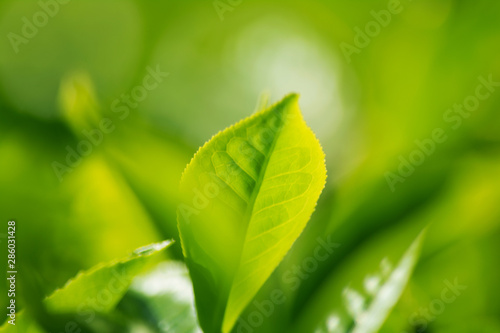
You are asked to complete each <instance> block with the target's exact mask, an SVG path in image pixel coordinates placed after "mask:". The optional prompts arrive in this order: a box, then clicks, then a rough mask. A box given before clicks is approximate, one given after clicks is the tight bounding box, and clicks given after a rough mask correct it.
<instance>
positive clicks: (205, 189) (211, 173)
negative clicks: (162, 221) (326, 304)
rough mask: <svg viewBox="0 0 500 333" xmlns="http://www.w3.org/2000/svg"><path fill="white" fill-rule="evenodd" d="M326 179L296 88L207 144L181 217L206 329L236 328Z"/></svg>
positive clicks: (185, 190)
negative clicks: (300, 108)
mask: <svg viewBox="0 0 500 333" xmlns="http://www.w3.org/2000/svg"><path fill="white" fill-rule="evenodd" d="M325 180H326V169H325V163H324V153H323V151H322V149H321V146H320V144H319V142H318V140H317V139H316V137H315V136H314V133H313V132H312V131H311V129H310V128H308V127H307V125H306V123H305V122H304V120H303V118H302V115H301V113H300V110H299V107H298V96H297V95H295V94H293V95H289V96H287V97H286V98H284V99H283V100H282V101H281V102H279V103H277V104H276V105H273V106H271V107H270V108H268V109H266V110H263V111H261V112H258V113H256V114H255V115H253V116H251V117H249V118H247V119H244V120H243V121H241V122H239V123H237V124H236V125H234V126H231V127H229V128H227V129H226V130H224V131H222V132H220V133H219V134H217V135H216V136H214V137H213V138H212V139H211V140H210V141H208V142H207V143H206V144H205V145H204V146H203V147H202V148H200V150H199V151H198V152H197V154H196V155H195V157H194V158H193V159H192V160H191V162H190V163H189V165H188V166H187V167H186V170H185V171H184V174H183V177H182V180H181V193H182V203H181V204H180V205H179V209H178V223H179V231H180V234H181V241H182V246H183V251H184V255H185V257H186V262H187V264H188V267H189V269H190V274H191V277H192V280H193V285H194V291H195V296H196V305H197V310H198V317H199V320H200V324H201V326H202V328H203V329H204V331H205V332H217V333H219V332H221V331H223V332H229V331H230V330H231V329H232V327H233V326H234V324H235V323H236V321H237V320H238V317H239V316H240V314H241V312H242V311H243V310H244V308H245V307H246V306H247V305H248V303H249V302H250V301H251V300H252V298H253V297H254V296H255V294H256V293H257V292H258V290H259V289H260V288H261V286H262V285H263V284H264V282H265V281H266V280H267V279H268V277H269V276H270V275H271V273H272V272H273V270H274V269H275V268H276V266H277V265H278V264H279V263H280V261H281V260H282V259H283V257H284V256H285V254H286V253H287V252H288V250H289V249H290V248H291V246H292V244H293V243H294V241H295V240H296V239H297V238H298V237H299V235H300V233H301V232H302V230H303V229H304V227H305V225H306V223H307V221H308V220H309V218H310V216H311V214H312V212H313V211H314V208H315V205H316V201H317V200H318V198H319V195H320V193H321V191H322V189H323V187H324V185H325Z"/></svg>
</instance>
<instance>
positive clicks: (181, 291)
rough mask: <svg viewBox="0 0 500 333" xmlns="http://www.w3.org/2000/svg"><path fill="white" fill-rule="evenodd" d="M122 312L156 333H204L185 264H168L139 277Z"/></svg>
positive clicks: (171, 262) (123, 302) (120, 307)
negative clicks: (199, 321) (200, 325)
mask: <svg viewBox="0 0 500 333" xmlns="http://www.w3.org/2000/svg"><path fill="white" fill-rule="evenodd" d="M118 309H119V310H122V312H123V313H125V314H126V315H127V317H135V319H136V320H137V319H138V320H140V321H142V322H144V323H145V324H146V325H147V326H150V329H151V331H152V332H165V333H167V332H168V333H170V332H183V333H201V329H200V328H199V326H198V319H197V317H196V310H195V307H194V294H193V286H192V283H191V279H190V278H189V272H188V270H187V267H186V266H185V265H184V263H182V262H176V261H168V262H164V263H161V264H159V265H158V266H157V267H156V268H155V269H154V270H153V271H152V272H150V273H148V274H146V275H144V276H139V277H137V278H136V279H135V280H134V282H133V283H132V286H131V287H130V291H129V292H128V293H127V295H126V296H125V297H124V299H123V301H122V303H120V304H119V305H118Z"/></svg>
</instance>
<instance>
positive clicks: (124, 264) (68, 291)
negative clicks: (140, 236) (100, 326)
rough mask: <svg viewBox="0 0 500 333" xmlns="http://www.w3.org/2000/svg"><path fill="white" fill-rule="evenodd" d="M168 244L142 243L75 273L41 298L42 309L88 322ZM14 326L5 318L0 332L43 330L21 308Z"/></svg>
mask: <svg viewBox="0 0 500 333" xmlns="http://www.w3.org/2000/svg"><path fill="white" fill-rule="evenodd" d="M170 244H172V242H171V241H164V242H162V243H157V244H152V245H149V246H145V247H142V248H140V249H137V250H136V251H135V252H134V253H133V254H132V255H131V256H129V257H127V258H124V259H122V260H118V261H113V262H110V263H106V264H100V265H97V266H95V267H93V268H91V269H90V270H88V271H84V272H81V273H79V274H78V275H77V276H76V277H75V278H73V279H71V280H69V281H68V282H67V283H66V285H65V286H64V287H62V288H61V289H58V290H56V291H55V292H54V293H53V294H52V295H50V296H48V297H47V298H46V299H45V300H44V301H43V305H44V307H45V309H46V311H47V312H48V313H49V314H54V315H57V314H69V313H75V314H76V317H75V318H72V321H74V322H75V324H76V323H77V322H81V323H83V324H85V325H91V324H92V322H93V321H94V319H95V318H96V315H97V314H102V313H107V312H109V311H111V310H112V309H114V307H115V306H116V304H117V303H118V302H119V301H120V299H121V298H122V297H123V295H124V294H125V292H126V291H127V289H128V288H129V286H130V284H131V282H132V279H133V278H134V277H135V276H136V275H137V274H138V273H140V272H141V271H142V270H143V268H144V267H145V266H146V265H147V264H148V263H149V262H150V261H151V259H152V258H153V257H154V255H155V254H157V253H159V252H160V251H162V250H164V249H165V248H167V247H168V246H170ZM49 320H50V318H49ZM64 324H66V323H64ZM64 324H63V326H62V327H60V328H59V329H60V331H64V330H65V329H66V328H65V327H64ZM16 326H17V327H16ZM16 326H14V325H10V324H9V323H7V322H6V323H5V324H4V326H3V327H2V328H1V329H0V332H44V330H42V329H41V328H40V326H39V325H37V324H36V323H35V321H34V320H33V318H32V317H31V316H30V313H27V312H25V311H22V312H20V313H18V314H17V315H16ZM75 330H77V329H76V328H75Z"/></svg>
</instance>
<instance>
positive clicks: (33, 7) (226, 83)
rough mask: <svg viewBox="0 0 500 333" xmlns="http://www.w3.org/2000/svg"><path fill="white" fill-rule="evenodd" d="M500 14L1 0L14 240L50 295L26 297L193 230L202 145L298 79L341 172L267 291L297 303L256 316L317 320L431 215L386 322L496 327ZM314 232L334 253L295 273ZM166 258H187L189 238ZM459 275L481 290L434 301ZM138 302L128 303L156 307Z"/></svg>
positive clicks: (23, 274)
mask: <svg viewBox="0 0 500 333" xmlns="http://www.w3.org/2000/svg"><path fill="white" fill-rule="evenodd" d="M499 16H500V2H495V1H487V0H479V1H465V0H414V1H409V0H401V1H400V2H398V1H375V0H371V1H368V0H365V1H363V0H355V1H327V0H312V1H295V0H287V1H284V0H272V1H263V0H243V1H236V0H232V1H225V0H221V1H211V0H196V1H195V0H191V1H180V0H175V1H174V0H170V1H163V2H160V1H153V0H148V1H139V0H135V1H134V0H120V1H118V0H105V1H93V0H89V1H78V0H69V1H68V0H66V1H62V0H59V1H56V0H54V1H50V0H42V1H40V2H36V1H19V0H2V1H1V2H0V36H1V38H0V221H2V222H1V223H2V229H0V242H1V244H2V253H6V238H5V237H6V233H7V221H9V220H15V221H16V223H17V229H16V232H17V249H18V253H17V261H18V262H17V265H18V267H19V270H20V275H19V277H18V279H20V283H21V285H22V283H25V284H26V285H34V286H36V289H37V290H38V292H37V293H31V292H29V293H28V292H26V290H28V289H23V288H20V289H19V293H20V294H19V295H18V302H19V305H20V306H21V307H22V306H25V305H26V304H28V303H29V302H31V301H34V300H35V298H37V297H38V298H40V297H43V296H45V295H48V294H50V293H51V292H52V291H53V290H55V289H56V288H58V287H61V286H62V285H64V283H65V282H66V281H67V280H68V279H69V278H71V277H72V276H74V275H75V274H76V273H77V272H78V271H80V270H82V269H88V268H90V267H92V266H93V265H95V264H98V263H100V262H104V261H109V260H112V259H115V258H119V257H123V256H125V255H127V254H128V253H130V252H131V251H133V250H134V249H135V248H137V247H139V246H142V245H145V244H148V243H151V242H155V241H160V240H163V239H167V238H174V239H178V235H177V227H176V200H177V188H178V184H179V180H180V176H181V173H182V171H183V169H184V167H185V166H186V164H187V163H188V162H189V161H190V159H191V157H192V156H193V154H194V153H195V152H196V150H197V148H198V147H199V146H201V145H202V144H203V143H204V142H206V141H207V140H208V139H210V138H211V137H212V135H214V134H216V133H217V132H218V131H220V130H222V129H224V128H226V127H227V126H229V125H231V124H233V123H235V122H237V121H238V120H240V119H242V118H245V117H247V116H248V115H250V114H252V113H253V112H254V111H255V110H257V109H259V108H260V107H261V106H262V105H265V104H269V103H273V102H275V101H278V100H280V99H281V98H282V97H283V96H284V95H285V94H287V93H289V92H297V93H299V94H300V96H301V97H300V101H299V103H300V106H301V109H302V111H303V114H304V117H305V119H306V122H307V123H308V125H309V126H310V127H311V128H312V129H313V131H314V132H315V133H316V134H317V136H318V138H319V140H320V142H321V144H322V145H323V148H324V151H325V154H326V163H327V169H328V183H327V185H326V188H325V190H324V192H323V194H322V196H321V198H320V201H319V204H318V207H317V210H316V212H315V214H314V215H313V217H312V219H311V221H310V223H309V224H308V227H307V228H306V230H305V231H304V233H303V234H302V236H301V237H300V238H299V239H298V240H297V242H296V243H295V244H294V247H293V248H292V250H291V252H290V253H289V254H288V255H287V257H286V258H285V260H284V261H283V263H282V264H281V265H280V266H279V267H278V269H277V270H276V272H275V273H274V274H273V276H272V278H271V279H270V280H269V281H268V282H267V283H266V285H265V286H264V288H263V289H262V290H261V292H260V293H259V295H258V296H257V299H266V297H269V296H268V295H269V291H271V290H273V289H275V288H276V287H277V286H278V287H279V288H281V289H283V290H284V291H285V293H286V295H287V300H288V301H287V303H286V304H284V305H281V306H279V307H277V308H276V310H275V312H274V313H273V315H272V316H270V317H268V318H266V319H265V322H264V324H263V325H261V326H260V327H259V328H258V329H256V330H255V331H256V332H290V331H292V330H297V332H313V331H314V329H316V327H317V326H318V325H320V323H322V322H325V320H327V318H331V317H329V316H331V314H332V313H339V311H342V310H339V309H342V308H345V304H344V303H345V301H344V300H343V298H342V293H343V290H344V288H345V287H346V286H348V285H350V286H351V287H353V288H354V289H359V290H361V289H362V284H363V280H364V279H365V277H366V276H368V275H370V274H374V273H376V272H377V271H378V269H379V265H380V263H381V261H382V260H383V259H384V258H387V260H389V261H390V262H391V263H392V264H393V265H394V264H397V262H398V260H399V258H401V256H402V254H403V253H404V251H405V249H407V248H408V247H409V245H410V244H411V242H412V240H413V239H415V237H416V236H417V235H418V233H419V232H420V231H421V230H422V229H423V228H425V227H426V226H429V229H428V231H427V236H426V238H425V241H424V244H423V248H422V253H421V257H420V260H419V262H418V264H417V266H416V269H415V272H414V274H413V276H412V278H411V280H410V282H409V284H408V286H407V287H406V289H405V291H404V293H403V295H402V297H401V299H400V301H399V302H398V304H397V305H396V307H395V309H394V310H393V311H392V313H391V315H390V316H389V318H388V319H387V321H386V322H385V324H384V327H383V328H382V332H500V289H499V288H498V281H499V280H500V267H499V254H500V241H499V240H500V207H499V202H500V112H499V106H500V83H498V82H500V58H499V54H500V25H499V24H498V21H499V19H500V17H499ZM495 82H497V83H495ZM464 104H465V105H464ZM460 105H462V107H461V106H460ZM436 130H437V131H438V132H440V133H441V134H442V135H440V138H441V140H439V142H438V141H437V140H435V139H434V135H435V131H436ZM443 138H444V139H443ZM430 140H432V141H430ZM82 142H86V143H82ZM422 147H424V148H422ZM320 236H321V237H323V239H327V238H328V237H330V238H329V239H330V240H331V241H334V242H335V243H338V244H340V246H339V247H338V248H337V249H336V250H335V252H334V253H333V254H332V255H331V256H329V258H328V260H326V261H324V262H321V263H319V266H318V267H317V269H315V270H314V272H311V273H310V274H308V276H307V278H300V283H299V285H298V286H297V287H296V288H290V284H283V279H282V276H284V274H286V273H287V272H288V271H289V270H290V269H291V267H294V265H296V264H301V263H302V262H303V261H304V260H305V259H306V258H308V257H310V256H311V253H312V252H313V251H314V248H315V247H316V246H317V245H318V241H317V238H318V237H320ZM165 260H168V261H172V263H175V265H176V266H175V267H177V268H179V267H180V268H179V269H180V270H181V271H182V270H183V269H184V268H182V267H183V264H182V262H181V261H182V254H181V249H180V245H179V243H177V244H175V245H174V247H173V248H172V250H170V251H169V253H168V255H167V256H166V257H165ZM0 265H1V266H0V267H1V268H2V273H1V275H2V276H3V274H5V273H4V272H5V271H6V269H5V268H6V267H5V265H6V263H5V260H3V259H2V260H1V264H0ZM4 281H5V280H4ZM454 281H458V283H459V284H460V285H462V286H466V287H467V288H466V289H465V290H463V291H461V293H460V295H459V296H457V297H456V299H455V300H454V301H453V302H450V303H449V304H448V303H446V304H445V307H444V309H440V308H438V307H437V305H436V304H437V303H436V302H435V300H439V299H441V297H442V292H443V290H444V289H445V288H446V286H447V284H446V282H450V283H452V284H453V283H454ZM186 288H188V289H189V286H187V287H186ZM23 290H24V291H23ZM0 293H1V294H2V297H0V303H1V307H2V308H3V309H5V306H6V304H7V301H8V300H7V298H5V297H4V296H3V295H5V294H6V285H5V284H1V285H0ZM35 295H36V296H35ZM138 299H139V298H138V297H135V296H134V295H130V294H128V295H127V296H126V297H125V298H124V299H123V300H122V303H120V305H119V307H118V309H117V310H116V311H118V312H120V311H121V312H123V313H126V311H127V309H130V308H131V307H133V306H142V308H143V309H151V308H154V305H152V304H150V303H151V302H152V301H151V298H148V297H143V298H140V301H138ZM148 302H149V303H148ZM166 309H168V307H167V306H164V307H163V308H161V307H160V310H159V311H160V314H157V313H155V314H154V315H153V312H152V311H149V312H148V311H142V312H141V315H138V318H135V319H134V320H136V321H137V322H142V323H143V326H141V327H142V329H145V328H144V327H148V329H149V330H150V331H152V332H155V331H164V332H167V331H168V332H171V331H169V330H168V328H165V325H163V326H162V325H160V324H158V322H155V321H154V320H153V319H151V318H152V317H155V316H156V317H162V316H163V317H164V316H165V311H167V310H166ZM171 309H172V308H171ZM161 311H163V314H162V312H161ZM248 311H252V308H251V306H250V307H249V309H248V310H247V312H248ZM143 312H144V313H143ZM245 316H246V314H244V315H243V317H244V318H245ZM156 317H155V318H156ZM4 318H5V317H3V318H2V321H3V320H4ZM332 325H333V326H335V325H334V324H332ZM191 329H193V330H194V328H186V330H185V332H190V330H191ZM327 329H328V328H327ZM126 330H127V331H134V329H133V327H132V325H131V326H128V327H127V328H126ZM174 331H175V330H174ZM141 332H143V331H141ZM145 332H148V331H147V330H146V331H145ZM176 332H181V330H177V331H176Z"/></svg>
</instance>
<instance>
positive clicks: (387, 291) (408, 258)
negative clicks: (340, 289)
mask: <svg viewBox="0 0 500 333" xmlns="http://www.w3.org/2000/svg"><path fill="white" fill-rule="evenodd" d="M424 235H425V230H424V231H422V232H421V233H420V234H419V236H418V237H417V238H416V239H415V240H414V241H413V243H412V244H411V246H410V247H409V248H408V250H407V251H406V253H405V254H404V255H403V257H402V258H401V260H400V261H399V264H398V265H397V266H396V267H395V268H394V270H393V269H392V268H391V265H390V263H389V261H388V260H387V259H384V260H382V261H381V263H380V273H379V274H377V275H367V276H366V277H365V280H364V288H365V292H366V294H368V296H367V297H365V296H364V295H362V294H360V293H359V292H357V291H355V290H353V289H351V288H350V287H347V288H345V289H344V301H345V306H346V309H347V313H348V314H349V316H350V317H351V318H352V320H353V323H352V324H351V325H347V323H345V322H344V323H342V320H341V317H340V316H337V315H336V314H332V315H330V317H329V318H328V320H327V321H326V323H323V324H322V325H321V326H320V327H319V328H318V330H317V331H319V332H328V333H333V332H352V333H373V332H378V330H379V329H380V327H382V324H383V323H384V321H385V319H386V318H387V316H388V315H389V313H390V312H391V310H392V308H393V307H394V306H395V305H396V303H397V301H398V300H399V298H400V296H401V294H402V293H403V291H404V289H405V286H406V284H407V283H408V281H409V279H410V276H411V274H412V272H413V269H414V267H415V265H416V263H417V261H418V257H419V253H420V248H421V246H422V242H423V239H424ZM380 281H384V282H383V283H382V284H380ZM332 322H335V325H333V324H332Z"/></svg>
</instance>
